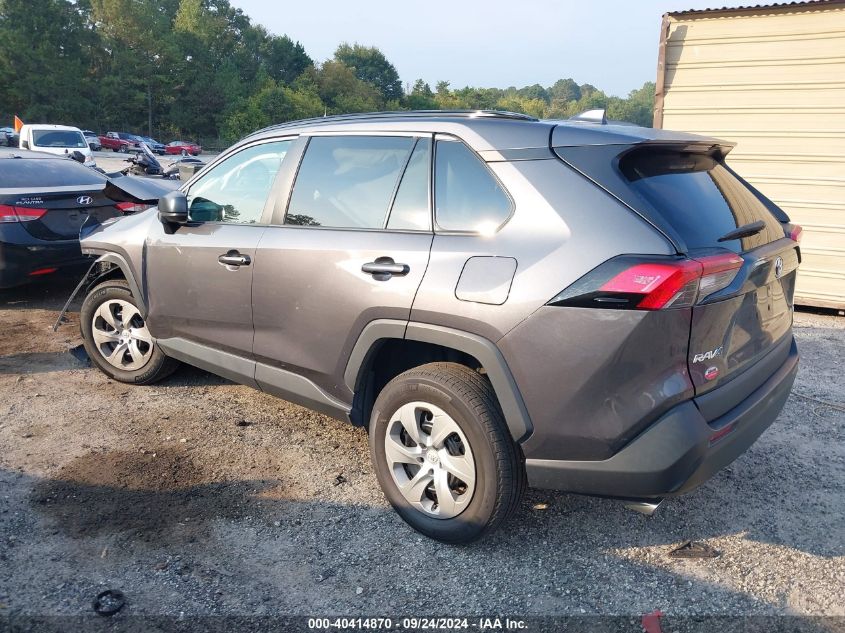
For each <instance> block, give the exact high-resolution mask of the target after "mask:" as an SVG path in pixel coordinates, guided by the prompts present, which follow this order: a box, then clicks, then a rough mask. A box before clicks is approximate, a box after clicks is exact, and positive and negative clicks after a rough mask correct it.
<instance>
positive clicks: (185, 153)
mask: <svg viewBox="0 0 845 633" xmlns="http://www.w3.org/2000/svg"><path fill="white" fill-rule="evenodd" d="M180 153H181V154H182V156H187V155H188V150H186V149H183V150H182V151H181V152H180Z"/></svg>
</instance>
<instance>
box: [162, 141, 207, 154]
mask: <svg viewBox="0 0 845 633" xmlns="http://www.w3.org/2000/svg"><path fill="white" fill-rule="evenodd" d="M164 151H165V152H167V153H168V154H181V155H182V156H187V155H188V154H190V155H191V156H199V155H200V154H202V147H200V146H199V145H197V144H196V143H191V142H190V141H171V142H170V143H168V144H167V145H166V146H165V148H164Z"/></svg>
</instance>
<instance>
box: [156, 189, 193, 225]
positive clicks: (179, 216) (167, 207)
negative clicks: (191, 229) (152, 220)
mask: <svg viewBox="0 0 845 633" xmlns="http://www.w3.org/2000/svg"><path fill="white" fill-rule="evenodd" d="M158 219H159V220H161V221H162V222H163V223H164V224H187V222H188V196H186V195H185V194H184V193H183V192H181V191H170V192H169V193H166V194H164V195H163V196H162V197H161V198H160V199H159V201H158Z"/></svg>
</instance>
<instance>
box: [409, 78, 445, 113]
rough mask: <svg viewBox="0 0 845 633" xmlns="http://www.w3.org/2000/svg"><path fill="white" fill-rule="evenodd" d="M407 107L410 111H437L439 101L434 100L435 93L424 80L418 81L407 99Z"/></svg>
mask: <svg viewBox="0 0 845 633" xmlns="http://www.w3.org/2000/svg"><path fill="white" fill-rule="evenodd" d="M405 105H406V106H407V107H408V108H409V109H410V110H436V109H437V101H436V100H435V99H434V93H433V92H432V91H431V86H429V85H428V84H427V83H426V82H424V81H423V80H422V79H417V80H416V81H415V82H414V85H413V87H412V88H411V92H409V93H408V95H407V96H406V97H405Z"/></svg>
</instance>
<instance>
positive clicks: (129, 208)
mask: <svg viewBox="0 0 845 633" xmlns="http://www.w3.org/2000/svg"><path fill="white" fill-rule="evenodd" d="M114 206H116V207H117V208H118V209H119V210H120V211H121V212H122V213H140V212H141V211H146V210H147V209H149V208H150V206H152V205H149V204H138V203H135V202H118V203H117V204H115V205H114Z"/></svg>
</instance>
